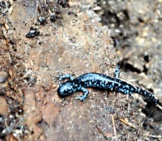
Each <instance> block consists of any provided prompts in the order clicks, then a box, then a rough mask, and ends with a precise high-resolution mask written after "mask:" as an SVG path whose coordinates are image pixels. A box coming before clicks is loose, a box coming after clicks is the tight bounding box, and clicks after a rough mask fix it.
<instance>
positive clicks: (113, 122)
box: [111, 115, 117, 141]
mask: <svg viewBox="0 0 162 141" xmlns="http://www.w3.org/2000/svg"><path fill="white" fill-rule="evenodd" d="M111 118H112V124H113V129H114V135H115V138H116V141H117V135H116V127H115V121H114V116H113V115H111Z"/></svg>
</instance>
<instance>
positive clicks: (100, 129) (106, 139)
mask: <svg viewBox="0 0 162 141" xmlns="http://www.w3.org/2000/svg"><path fill="white" fill-rule="evenodd" d="M96 128H97V129H98V131H99V132H100V133H101V134H102V135H103V136H104V138H105V139H106V140H108V137H107V136H106V135H105V133H104V132H103V131H102V130H101V129H100V128H99V127H98V126H97V125H96Z"/></svg>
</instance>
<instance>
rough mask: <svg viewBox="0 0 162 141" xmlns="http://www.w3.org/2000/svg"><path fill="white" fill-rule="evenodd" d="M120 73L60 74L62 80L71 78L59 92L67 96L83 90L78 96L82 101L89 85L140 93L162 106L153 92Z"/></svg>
mask: <svg viewBox="0 0 162 141" xmlns="http://www.w3.org/2000/svg"><path fill="white" fill-rule="evenodd" d="M118 75H119V74H118V72H117V73H116V77H110V76H106V75H103V74H99V73H86V74H83V75H81V76H79V77H77V78H75V79H74V78H73V77H72V76H71V75H69V74H68V75H63V76H60V80H63V79H69V80H68V81H66V82H64V83H61V84H60V86H59V88H58V90H57V92H58V95H59V96H60V97H66V96H69V95H71V94H72V93H74V92H76V91H82V92H83V95H82V96H80V97H77V98H76V99H78V100H81V101H83V100H84V99H85V98H86V97H87V96H88V94H89V92H88V90H87V89H86V88H89V87H90V88H95V89H100V90H106V91H116V92H121V93H123V94H129V95H130V96H131V95H132V93H138V94H140V95H142V96H144V97H147V98H148V99H149V100H150V101H152V102H153V103H155V105H157V104H159V105H160V106H162V104H161V103H160V102H159V100H158V99H156V98H155V96H154V95H153V94H152V93H150V92H149V91H146V90H144V89H142V88H139V87H136V86H133V85H132V84H130V83H127V82H126V81H124V80H121V79H119V78H118Z"/></svg>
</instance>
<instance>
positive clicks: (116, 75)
mask: <svg viewBox="0 0 162 141" xmlns="http://www.w3.org/2000/svg"><path fill="white" fill-rule="evenodd" d="M119 75H120V67H119V66H118V65H117V66H116V68H115V71H114V76H115V78H116V79H118V78H119Z"/></svg>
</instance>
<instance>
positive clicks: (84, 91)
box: [75, 87, 89, 101]
mask: <svg viewBox="0 0 162 141" xmlns="http://www.w3.org/2000/svg"><path fill="white" fill-rule="evenodd" d="M78 90H80V91H82V92H83V95H82V96H79V97H76V98H75V99H77V100H80V101H83V100H84V99H86V98H87V96H88V94H89V91H88V90H87V89H86V88H84V87H81V88H80V89H78Z"/></svg>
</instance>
